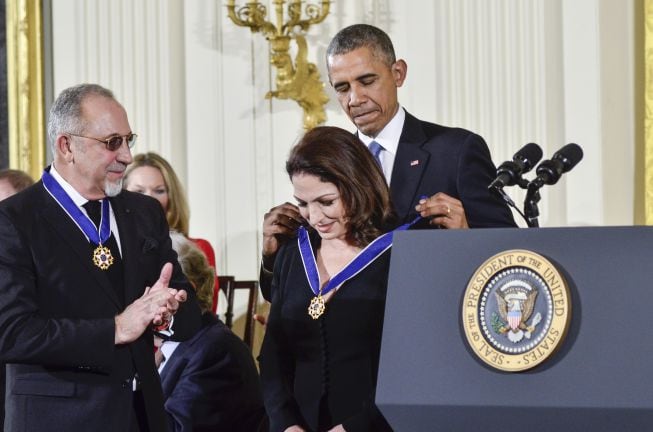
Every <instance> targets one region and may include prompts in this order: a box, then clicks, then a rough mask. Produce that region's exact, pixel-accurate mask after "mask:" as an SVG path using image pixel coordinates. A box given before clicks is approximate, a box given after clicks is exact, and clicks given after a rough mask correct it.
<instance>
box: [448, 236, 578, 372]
mask: <svg viewBox="0 0 653 432" xmlns="http://www.w3.org/2000/svg"><path fill="white" fill-rule="evenodd" d="M461 318H462V323H463V327H464V329H465V336H466V338H467V342H468V343H469V345H470V347H471V349H472V351H473V352H474V353H475V354H476V355H477V356H478V358H480V359H481V360H482V361H483V362H485V363H487V364H488V365H490V366H491V367H493V368H495V369H499V370H502V371H506V372H520V371H524V370H527V369H531V368H533V367H535V366H537V365H539V364H540V363H542V362H543V361H545V360H546V359H548V358H549V357H550V356H551V355H552V354H553V353H554V352H555V351H556V349H558V348H559V347H560V345H561V344H562V341H563V340H564V338H565V336H566V334H567V329H568V327H569V321H570V319H571V297H570V294H569V288H568V286H567V283H566V282H565V280H564V278H563V277H562V275H561V274H560V272H559V271H558V269H556V267H555V266H554V265H553V264H551V262H549V260H547V259H546V258H544V257H543V256H541V255H539V254H537V253H535V252H532V251H527V250H520V249H514V250H508V251H504V252H501V253H499V254H496V255H494V256H493V257H491V258H489V259H488V260H487V261H485V262H484V263H483V264H481V266H479V267H478V269H477V270H476V272H475V273H474V275H473V276H472V277H471V279H470V281H469V284H468V285H467V289H466V290H465V296H464V297H463V305H462V317H461Z"/></svg>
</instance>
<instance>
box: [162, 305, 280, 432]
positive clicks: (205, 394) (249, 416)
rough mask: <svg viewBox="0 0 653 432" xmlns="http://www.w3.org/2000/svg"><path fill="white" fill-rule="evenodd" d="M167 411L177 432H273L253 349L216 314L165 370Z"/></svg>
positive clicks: (207, 315)
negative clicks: (266, 413) (269, 426)
mask: <svg viewBox="0 0 653 432" xmlns="http://www.w3.org/2000/svg"><path fill="white" fill-rule="evenodd" d="M161 383H162V386H163V397H164V400H165V409H166V412H167V414H168V421H169V422H170V430H172V431H174V432H193V431H194V432H199V431H207V432H209V431H230V432H256V431H259V430H260V431H264V430H266V431H267V419H266V415H265V408H264V407H263V397H262V395H261V387H260V383H259V378H258V371H257V370H256V365H255V364H254V359H253V357H252V354H251V352H250V351H249V349H248V348H247V346H246V345H245V344H244V343H243V341H242V340H240V339H239V338H238V336H236V335H235V334H233V333H232V332H231V330H229V329H228V328H227V326H225V325H224V324H223V323H222V322H221V321H220V320H219V319H218V318H217V317H216V316H215V315H214V314H213V313H211V312H206V313H204V315H202V329H201V330H200V331H199V332H198V333H197V334H196V335H195V336H194V337H193V338H192V339H190V340H188V341H186V342H182V343H181V344H179V345H178V346H177V348H176V349H175V351H174V352H173V353H172V355H171V356H170V358H169V359H168V360H167V362H166V364H165V367H164V368H163V370H162V371H161Z"/></svg>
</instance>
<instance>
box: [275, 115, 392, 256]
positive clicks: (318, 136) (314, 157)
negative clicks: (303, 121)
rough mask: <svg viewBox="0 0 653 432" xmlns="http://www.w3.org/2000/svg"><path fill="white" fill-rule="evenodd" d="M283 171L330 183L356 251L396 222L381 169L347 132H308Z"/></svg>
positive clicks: (334, 129) (320, 129)
mask: <svg viewBox="0 0 653 432" xmlns="http://www.w3.org/2000/svg"><path fill="white" fill-rule="evenodd" d="M286 171H287V172H288V175H289V176H290V178H291V179H292V177H293V176H294V175H295V174H310V175H314V176H316V177H318V178H319V179H320V180H321V181H323V182H328V183H333V184H334V185H335V186H336V187H337V188H338V192H339V193H340V197H341V199H342V203H343V206H344V209H345V216H346V217H347V230H348V233H347V235H348V237H349V240H350V241H351V242H352V243H354V244H355V245H357V246H359V247H365V246H367V245H368V244H369V243H370V242H371V241H372V240H374V239H375V238H376V237H378V236H379V235H380V234H382V233H383V232H385V231H386V230H388V229H389V228H390V227H391V226H392V224H393V223H394V222H395V216H394V212H393V210H392V204H391V203H390V192H389V190H388V186H387V184H386V182H385V178H384V177H383V172H382V171H381V168H380V167H379V166H378V165H377V163H376V161H375V160H374V158H373V157H372V154H371V153H370V152H369V151H368V150H367V148H365V145H364V144H363V143H362V142H361V141H360V140H359V139H358V138H357V137H356V136H355V135H353V134H351V133H350V132H348V131H346V130H344V129H340V128H337V127H331V126H321V127H316V128H314V129H312V130H310V131H309V132H307V133H306V134H305V135H304V136H303V137H302V139H301V140H300V141H299V143H298V144H297V145H295V147H293V149H292V150H291V152H290V156H289V157H288V161H287V162H286Z"/></svg>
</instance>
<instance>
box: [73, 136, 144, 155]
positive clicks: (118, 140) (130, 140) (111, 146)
mask: <svg viewBox="0 0 653 432" xmlns="http://www.w3.org/2000/svg"><path fill="white" fill-rule="evenodd" d="M67 135H70V136H74V137H79V138H88V139H92V140H95V141H98V142H101V143H103V144H104V146H105V147H106V148H107V150H109V151H116V150H118V149H119V148H120V147H121V146H122V143H123V141H127V147H129V148H132V147H134V144H136V137H137V136H138V135H136V134H135V133H129V134H127V135H116V136H112V137H111V138H105V139H100V138H93V137H89V136H84V135H76V134H72V133H68V134H67Z"/></svg>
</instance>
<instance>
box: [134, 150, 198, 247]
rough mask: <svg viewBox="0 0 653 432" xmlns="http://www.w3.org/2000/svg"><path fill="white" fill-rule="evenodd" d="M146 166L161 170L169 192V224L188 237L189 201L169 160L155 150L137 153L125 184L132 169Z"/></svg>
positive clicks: (167, 211)
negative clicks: (154, 151)
mask: <svg viewBox="0 0 653 432" xmlns="http://www.w3.org/2000/svg"><path fill="white" fill-rule="evenodd" d="M144 166H148V167H152V168H156V169H158V170H159V171H160V172H161V176H162V177H163V182H164V183H165V186H166V189H167V192H168V209H167V210H166V219H167V220H168V225H169V226H170V229H171V230H175V231H179V232H180V233H182V234H183V235H185V236H186V237H188V223H189V222H188V221H189V219H190V210H189V208H188V201H187V200H186V194H185V193H184V189H183V187H182V186H181V182H180V181H179V177H177V174H175V171H174V170H173V169H172V166H170V164H169V163H168V161H167V160H165V159H164V158H163V157H161V156H159V155H158V154H156V153H153V152H148V153H141V154H137V155H136V156H134V161H133V162H132V163H131V165H129V167H128V168H127V172H126V173H125V180H124V182H123V184H124V185H127V184H128V183H129V175H130V174H131V173H132V171H134V170H135V169H136V168H140V167H144Z"/></svg>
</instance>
